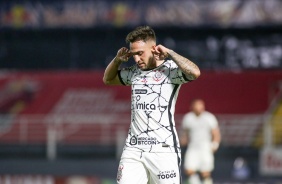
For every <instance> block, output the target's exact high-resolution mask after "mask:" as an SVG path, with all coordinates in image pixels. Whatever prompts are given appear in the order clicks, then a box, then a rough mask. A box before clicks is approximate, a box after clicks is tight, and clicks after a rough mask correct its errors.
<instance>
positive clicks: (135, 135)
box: [103, 26, 200, 184]
mask: <svg viewBox="0 0 282 184" xmlns="http://www.w3.org/2000/svg"><path fill="white" fill-rule="evenodd" d="M126 42H127V43H129V49H128V48H126V47H122V48H120V49H119V50H118V52H117V55H116V57H115V58H114V59H113V60H112V61H111V62H110V63H109V65H108V66H107V68H106V70H105V73H104V77H103V81H104V83H105V84H109V85H126V86H129V85H130V86H131V92H132V95H131V124H130V128H129V132H128V136H127V139H126V142H125V146H124V149H123V153H122V156H121V159H120V163H119V167H118V173H117V182H118V183H119V184H147V183H158V184H164V183H170V184H179V183H181V173H180V171H181V169H180V164H181V154H180V144H179V141H178V135H177V133H176V128H175V122H174V110H175V103H176V99H177V96H178V91H179V89H180V86H181V84H183V83H187V82H189V81H193V80H195V79H197V78H198V77H199V76H200V70H199V68H198V67H197V66H196V65H195V64H194V63H193V62H192V61H190V60H189V59H187V58H185V57H183V56H181V55H179V54H177V53H176V52H174V51H173V50H170V49H168V48H166V47H165V46H163V45H156V35H155V32H154V30H153V29H152V28H150V27H149V26H140V27H137V28H136V29H134V30H133V31H132V32H130V33H129V34H128V35H127V37H126ZM130 57H133V58H134V60H135V64H134V65H132V66H131V67H126V68H122V69H120V65H121V64H122V63H123V62H126V61H128V59H129V58H130Z"/></svg>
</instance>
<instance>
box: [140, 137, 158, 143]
mask: <svg viewBox="0 0 282 184" xmlns="http://www.w3.org/2000/svg"><path fill="white" fill-rule="evenodd" d="M156 144H157V138H155V137H138V145H156Z"/></svg>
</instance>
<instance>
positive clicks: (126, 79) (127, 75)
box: [118, 66, 136, 86]
mask: <svg viewBox="0 0 282 184" xmlns="http://www.w3.org/2000/svg"><path fill="white" fill-rule="evenodd" d="M135 71H136V67H134V66H131V67H126V68H123V69H121V70H119V71H118V77H119V80H120V82H121V83H122V84H123V85H125V86H130V85H131V83H132V82H131V78H132V76H133V74H134V72H135Z"/></svg>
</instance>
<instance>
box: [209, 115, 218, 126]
mask: <svg viewBox="0 0 282 184" xmlns="http://www.w3.org/2000/svg"><path fill="white" fill-rule="evenodd" d="M210 125H211V128H212V129H214V128H217V127H218V121H217V119H216V117H215V116H214V115H213V114H210Z"/></svg>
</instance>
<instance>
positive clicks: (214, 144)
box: [181, 99, 221, 184]
mask: <svg viewBox="0 0 282 184" xmlns="http://www.w3.org/2000/svg"><path fill="white" fill-rule="evenodd" d="M191 109H192V111H191V112H189V113H187V114H186V115H185V116H184V117H183V121H182V128H183V130H184V131H183V132H182V137H181V145H187V143H188V147H187V151H186V154H185V158H184V169H185V173H186V174H187V175H188V183H189V184H198V183H200V181H199V178H198V176H197V175H196V172H200V174H201V177H202V180H203V182H202V183H203V184H212V179H211V171H212V170H213V169H214V152H215V151H216V150H217V149H218V147H219V144H220V139H221V138H220V131H219V127H218V122H217V119H216V117H215V116H214V115H213V114H211V113H210V112H208V111H205V104H204V101H203V100H201V99H196V100H194V101H193V102H192V104H191Z"/></svg>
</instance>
